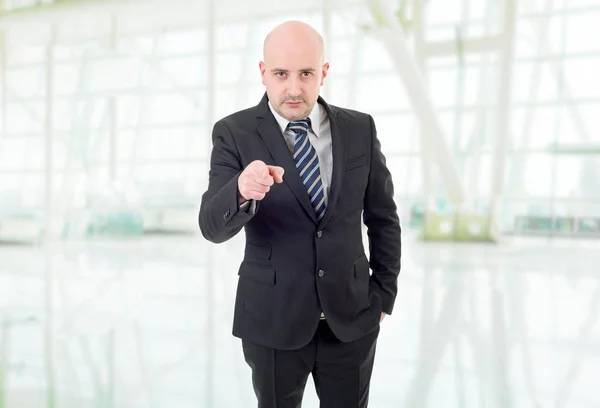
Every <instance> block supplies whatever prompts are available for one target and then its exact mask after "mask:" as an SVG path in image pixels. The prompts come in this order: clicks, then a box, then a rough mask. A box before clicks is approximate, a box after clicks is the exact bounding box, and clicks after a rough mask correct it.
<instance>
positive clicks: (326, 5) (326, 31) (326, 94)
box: [321, 0, 333, 101]
mask: <svg viewBox="0 0 600 408" xmlns="http://www.w3.org/2000/svg"><path fill="white" fill-rule="evenodd" d="M321 5H322V6H323V7H322V9H321V19H322V22H323V23H322V25H323V30H322V33H321V34H322V36H323V42H324V43H325V55H324V58H325V60H324V62H326V61H329V59H330V57H331V55H332V52H331V50H332V46H333V40H332V39H331V1H330V0H322V1H321ZM331 94H332V92H331V82H329V83H327V85H326V86H324V87H323V94H322V95H323V98H324V99H325V100H326V101H329V100H330V99H331Z"/></svg>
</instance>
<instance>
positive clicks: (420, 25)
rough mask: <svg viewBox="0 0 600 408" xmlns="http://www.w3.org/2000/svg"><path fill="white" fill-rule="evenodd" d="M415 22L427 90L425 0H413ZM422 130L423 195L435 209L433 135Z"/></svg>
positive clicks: (417, 50) (425, 128)
mask: <svg viewBox="0 0 600 408" xmlns="http://www.w3.org/2000/svg"><path fill="white" fill-rule="evenodd" d="M413 24H414V41H415V57H416V59H415V60H416V63H417V66H418V68H419V70H420V72H421V74H422V75H423V85H424V86H425V90H426V91H427V83H428V80H427V70H426V64H425V18H424V15H423V0H413ZM420 130H421V138H420V142H421V178H422V180H423V181H422V183H423V187H422V189H421V192H422V195H423V201H424V203H425V211H429V210H433V209H434V208H435V200H434V197H433V194H432V192H433V188H432V175H431V168H432V164H433V160H432V156H431V147H430V146H429V145H428V144H427V141H428V140H429V139H430V138H431V135H425V133H430V132H431V130H430V129H429V127H428V126H427V124H426V123H423V122H421V123H420Z"/></svg>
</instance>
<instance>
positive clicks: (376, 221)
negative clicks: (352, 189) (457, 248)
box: [363, 116, 401, 314]
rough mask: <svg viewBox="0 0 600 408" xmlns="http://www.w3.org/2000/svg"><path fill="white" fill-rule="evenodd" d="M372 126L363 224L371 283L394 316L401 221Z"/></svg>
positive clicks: (392, 188)
mask: <svg viewBox="0 0 600 408" xmlns="http://www.w3.org/2000/svg"><path fill="white" fill-rule="evenodd" d="M369 120H370V123H371V169H370V173H369V182H368V185H367V190H366V193H365V200H364V212H363V220H364V223H365V225H366V226H367V236H368V238H369V253H370V258H371V259H370V261H369V262H370V264H371V269H372V270H373V274H372V275H371V280H372V282H373V283H374V284H375V285H376V287H377V289H378V291H379V294H380V295H381V298H382V304H383V312H385V313H386V314H391V313H392V309H393V308H394V302H395V299H396V294H397V292H398V283H397V282H398V275H399V274H400V256H401V239H400V232H401V230H400V221H399V218H398V212H397V209H396V204H395V202H394V186H393V183H392V175H391V174H390V171H389V169H388V168H387V166H386V163H385V156H384V155H383V153H382V152H381V143H380V142H379V139H378V138H377V131H376V129H375V123H374V121H373V118H372V117H371V116H369Z"/></svg>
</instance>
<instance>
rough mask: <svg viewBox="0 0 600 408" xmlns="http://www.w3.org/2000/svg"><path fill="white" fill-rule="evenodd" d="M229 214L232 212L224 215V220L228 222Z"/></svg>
mask: <svg viewBox="0 0 600 408" xmlns="http://www.w3.org/2000/svg"><path fill="white" fill-rule="evenodd" d="M229 214H230V211H229V210H227V212H226V213H225V214H223V219H224V220H226V219H227V218H229Z"/></svg>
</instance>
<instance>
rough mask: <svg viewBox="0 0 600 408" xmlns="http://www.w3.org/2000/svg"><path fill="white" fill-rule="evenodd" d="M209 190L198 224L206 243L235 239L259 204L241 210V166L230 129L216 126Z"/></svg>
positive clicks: (203, 199)
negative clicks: (239, 197)
mask: <svg viewBox="0 0 600 408" xmlns="http://www.w3.org/2000/svg"><path fill="white" fill-rule="evenodd" d="M212 141H213V148H212V153H211V158H210V170H209V178H208V189H207V191H206V192H205V193H204V194H203V195H202V202H201V204H200V214H199V216H198V223H199V225H200V231H201V232H202V235H203V236H204V238H206V239H207V240H209V241H211V242H214V243H221V242H225V241H227V240H229V239H230V238H232V237H234V236H235V235H236V234H237V233H238V232H239V231H240V230H241V229H242V227H243V226H244V225H245V224H246V223H247V222H248V221H249V220H250V219H252V217H253V216H254V214H255V213H256V211H257V210H258V206H259V204H258V202H256V203H254V202H251V203H250V204H249V205H246V206H243V207H242V208H240V205H239V201H238V177H239V175H240V173H241V172H242V170H243V167H242V163H241V160H240V157H239V154H238V152H237V148H236V146H235V142H234V140H233V136H232V135H231V132H230V131H229V128H228V127H227V126H226V125H225V124H224V123H223V122H221V121H219V122H217V123H216V124H215V126H214V128H213V134H212Z"/></svg>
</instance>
